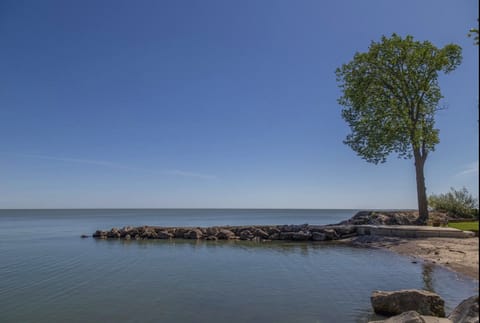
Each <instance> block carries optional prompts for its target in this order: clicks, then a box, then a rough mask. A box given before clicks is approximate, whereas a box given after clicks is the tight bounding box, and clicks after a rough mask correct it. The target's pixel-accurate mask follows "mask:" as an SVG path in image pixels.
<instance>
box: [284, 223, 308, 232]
mask: <svg viewBox="0 0 480 323" xmlns="http://www.w3.org/2000/svg"><path fill="white" fill-rule="evenodd" d="M278 228H279V229H280V231H281V232H299V231H302V230H307V228H308V224H300V225H295V224H290V225H281V226H279V227H278Z"/></svg>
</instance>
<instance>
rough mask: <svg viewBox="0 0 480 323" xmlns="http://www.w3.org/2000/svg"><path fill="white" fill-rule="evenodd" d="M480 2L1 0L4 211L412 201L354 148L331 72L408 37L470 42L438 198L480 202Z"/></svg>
mask: <svg viewBox="0 0 480 323" xmlns="http://www.w3.org/2000/svg"><path fill="white" fill-rule="evenodd" d="M477 15H478V1H474V0H458V1H451V0H449V1H443V0H442V1H440V0H431V1H424V0H422V1H418V0H408V1H384V0H375V1H373V0H372V1H356V0H349V1H346V0H342V1H313V0H311V1H309V0H300V1H291V0H288V1H285V0H271V1H268V0H262V1H258V0H248V1H237V0H236V1H225V0H216V1H212V0H205V1H186V0H175V1H166V0H165V1H118V0H115V1H113V0H112V1H98V0H94V1H63V0H59V1H49V0H44V1H33V0H32V1H16V0H14V1H8V0H7V1H6V0H4V1H1V2H0V41H1V45H0V208H75V207H90V208H96V207H119V208H121V207H252V208H256V207H258V208H415V207H416V188H415V187H416V186H415V175H414V174H415V173H414V167H413V161H411V160H402V159H397V157H396V156H392V157H391V158H389V160H388V162H387V163H386V164H383V165H377V166H376V165H373V164H368V163H367V162H365V161H364V160H362V159H361V158H359V157H357V156H356V155H355V153H354V152H353V151H352V150H350V148H349V147H347V146H345V145H343V143H342V140H343V139H344V138H345V136H346V135H347V134H348V132H349V129H348V127H347V126H346V124H345V122H344V121H343V120H342V118H341V116H340V110H341V107H340V106H339V105H338V104H337V101H336V100H337V98H338V97H339V95H340V92H339V89H338V86H337V84H336V81H335V74H334V71H335V69H336V68H337V67H339V66H340V65H341V64H343V63H346V62H348V61H349V60H350V59H351V58H352V56H353V54H354V53H355V52H356V51H366V50H367V48H368V46H369V44H370V42H371V41H372V40H379V39H380V37H381V36H382V35H390V34H391V33H393V32H396V33H398V34H400V35H402V36H405V35H407V34H411V35H413V36H414V37H415V39H417V40H422V41H423V40H430V41H431V42H433V43H434V44H435V45H437V46H439V47H442V46H444V45H445V44H447V43H452V42H453V43H456V44H459V45H460V46H462V48H463V63H462V65H461V66H460V67H459V68H458V69H457V70H456V71H455V72H453V73H452V74H450V75H447V76H445V77H441V79H440V84H441V88H442V92H443V95H444V96H445V98H444V100H443V101H442V106H445V107H447V109H446V110H443V111H441V112H440V113H439V114H438V118H437V126H438V128H439V129H440V139H441V143H440V144H439V145H438V146H437V149H436V151H435V152H434V153H433V154H432V155H431V156H430V157H429V159H428V160H427V163H426V181H427V190H428V193H441V192H445V191H447V190H448V189H449V188H450V187H451V186H453V187H457V188H460V187H462V186H465V187H467V188H468V189H469V190H470V191H471V192H473V193H474V194H475V195H478V138H477V136H478V126H479V124H478V121H477V120H478V86H479V84H478V47H477V46H474V45H473V40H472V39H470V38H467V36H466V34H467V32H468V30H469V29H470V28H471V27H474V26H475V25H476V24H477Z"/></svg>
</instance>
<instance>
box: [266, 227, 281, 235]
mask: <svg viewBox="0 0 480 323" xmlns="http://www.w3.org/2000/svg"><path fill="white" fill-rule="evenodd" d="M264 231H265V232H267V233H268V235H269V236H271V235H272V234H275V233H280V232H281V231H280V229H279V228H277V227H268V228H266V229H265V230H264Z"/></svg>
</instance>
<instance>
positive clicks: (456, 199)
mask: <svg viewBox="0 0 480 323" xmlns="http://www.w3.org/2000/svg"><path fill="white" fill-rule="evenodd" d="M428 203H429V205H430V206H431V207H432V208H433V209H434V210H435V211H440V212H446V213H447V214H448V215H449V216H451V217H456V218H459V217H460V218H470V217H472V218H478V200H477V199H476V198H474V197H473V196H472V194H470V193H469V192H468V190H467V189H466V188H465V187H463V188H462V189H460V190H455V189H454V188H453V187H452V188H451V189H450V192H448V193H445V194H439V195H431V196H429V198H428Z"/></svg>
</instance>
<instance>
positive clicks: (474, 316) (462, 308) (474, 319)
mask: <svg viewBox="0 0 480 323" xmlns="http://www.w3.org/2000/svg"><path fill="white" fill-rule="evenodd" d="M448 318H449V319H450V320H451V321H453V323H478V295H477V296H472V297H469V298H467V299H465V300H463V301H462V302H461V303H460V304H459V305H458V306H457V307H455V309H454V310H453V311H452V313H450V315H449V316H448Z"/></svg>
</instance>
